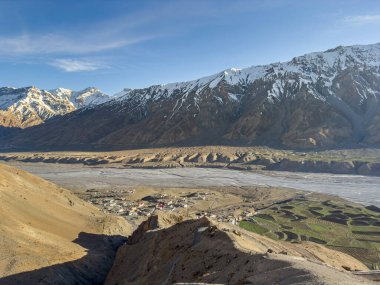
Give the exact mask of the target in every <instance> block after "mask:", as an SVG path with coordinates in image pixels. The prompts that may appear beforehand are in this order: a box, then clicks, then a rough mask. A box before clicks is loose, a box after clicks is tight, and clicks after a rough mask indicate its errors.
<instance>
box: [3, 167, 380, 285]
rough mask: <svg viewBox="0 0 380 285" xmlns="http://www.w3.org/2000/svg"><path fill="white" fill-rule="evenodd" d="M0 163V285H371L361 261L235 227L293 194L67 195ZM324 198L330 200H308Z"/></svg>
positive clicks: (152, 191)
mask: <svg viewBox="0 0 380 285" xmlns="http://www.w3.org/2000/svg"><path fill="white" fill-rule="evenodd" d="M0 167H1V172H0V178H1V179H0V202H1V205H2V207H1V209H0V211H1V216H0V217H1V219H0V231H1V233H2V234H1V238H0V243H1V246H0V250H1V256H2V259H1V262H0V274H1V275H0V284H26V283H25V282H29V283H28V284H78V282H79V284H102V282H103V281H104V279H105V277H106V274H107V273H108V276H107V279H106V281H105V284H175V283H177V282H178V283H180V282H185V283H193V282H199V283H200V282H203V283H213V284H219V283H220V284H269V283H270V284H272V283H275V282H280V280H281V282H282V283H281V284H294V283H295V282H296V283H297V284H372V283H371V282H372V281H369V280H368V279H363V278H364V277H361V276H358V275H356V274H353V273H355V271H356V270H359V271H363V270H364V271H367V270H368V268H367V266H366V265H365V264H363V263H362V262H361V261H360V260H358V259H356V258H358V257H359V259H360V258H362V256H360V255H359V256H358V257H356V258H355V257H353V256H350V255H348V254H347V253H344V252H343V251H335V250H333V249H331V248H327V247H325V246H324V245H321V244H318V243H316V242H312V241H301V240H298V241H296V240H293V241H292V242H290V240H289V241H285V240H280V239H278V238H273V237H268V236H267V235H265V236H264V235H262V233H261V234H259V233H257V231H256V229H255V230H251V229H248V230H246V229H245V228H246V226H243V225H242V224H241V223H242V222H243V221H249V222H248V223H252V222H253V223H256V222H255V220H256V215H258V216H257V219H258V220H259V218H258V217H259V214H260V213H261V211H263V210H265V209H267V208H269V207H270V208H272V207H273V205H287V204H281V203H287V202H286V201H291V200H293V199H295V200H294V201H297V199H300V198H301V196H299V195H300V193H301V192H297V191H293V190H288V189H275V188H269V187H214V188H213V187H207V188H160V189H158V188H155V187H133V188H131V187H127V185H126V187H125V188H112V187H111V188H107V189H96V190H91V189H88V190H87V191H83V190H81V191H79V190H72V191H73V193H71V192H70V191H68V190H65V189H63V188H61V187H59V186H56V185H54V184H52V183H50V182H47V181H45V180H43V179H41V178H38V177H36V176H33V175H30V174H28V173H26V172H24V171H22V170H19V169H16V168H13V167H9V166H5V165H1V166H0ZM74 193H75V194H74ZM76 195H78V196H79V198H78V196H76ZM301 195H302V194H301ZM320 195H322V194H320ZM313 197H314V196H313ZM315 197H317V196H315ZM80 198H83V199H84V200H86V201H87V202H89V203H87V202H84V201H83V200H81V199H80ZM326 199H333V200H334V201H339V200H337V198H333V197H330V196H328V195H327V196H326V195H325V196H323V195H322V196H319V197H317V200H318V201H324V200H326ZM337 203H338V202H337ZM343 203H347V202H343ZM91 204H92V205H91ZM94 206H95V207H94ZM374 209H376V208H374ZM375 215H376V214H375ZM252 218H253V220H252ZM371 219H372V220H373V219H374V217H372V218H371ZM296 230H298V227H297V228H295V229H294V230H293V231H296ZM285 232H286V231H285ZM123 243H124V244H123ZM122 244H123V245H122ZM119 245H122V246H121V247H120V248H119V249H118V251H117V255H116V259H114V254H115V250H116V249H117V247H118V246H119ZM112 263H113V266H112V269H110V268H111V265H112ZM108 270H110V271H108ZM26 280H27V281H26ZM268 282H269V283H268Z"/></svg>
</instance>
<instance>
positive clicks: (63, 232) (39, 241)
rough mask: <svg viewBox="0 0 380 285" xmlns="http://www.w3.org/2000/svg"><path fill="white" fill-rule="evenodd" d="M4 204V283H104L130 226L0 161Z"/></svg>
mask: <svg viewBox="0 0 380 285" xmlns="http://www.w3.org/2000/svg"><path fill="white" fill-rule="evenodd" d="M0 205H1V207H0V256H1V258H0V284H2V285H8V284H9V285H15V284H61V285H65V284H91V285H93V284H102V283H103V281H104V279H105V277H106V274H107V272H108V270H109V269H110V267H111V265H112V262H113V258H114V255H115V251H116V248H117V246H118V245H120V243H122V242H123V240H124V236H127V235H128V234H130V232H131V228H130V226H129V224H128V223H127V222H126V221H125V220H124V219H122V218H118V217H113V216H109V215H106V214H104V213H102V212H101V211H100V210H98V209H97V208H96V207H94V206H92V205H90V204H88V203H86V202H84V201H82V200H80V199H79V198H77V197H76V196H75V195H74V194H72V193H71V192H69V191H67V190H65V189H62V188H60V187H58V186H56V185H54V184H52V183H50V182H47V181H45V180H43V179H41V178H38V177H36V176H33V175H31V174H29V173H26V172H24V171H22V170H19V169H16V168H12V167H9V166H5V165H2V164H1V165H0ZM89 268H91V270H89Z"/></svg>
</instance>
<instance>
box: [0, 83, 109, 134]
mask: <svg viewBox="0 0 380 285" xmlns="http://www.w3.org/2000/svg"><path fill="white" fill-rule="evenodd" d="M110 99H111V97H110V96H108V95H106V94H104V93H102V92H101V91H100V90H99V89H96V88H94V87H90V88H86V89H84V90H83V91H73V90H70V89H66V88H57V89H54V90H50V91H46V90H40V89H38V88H37V87H35V86H30V87H25V88H12V87H3V88H0V116H1V118H0V119H1V120H0V125H1V126H6V127H8V126H11V127H29V126H33V125H38V124H40V123H43V122H44V121H45V120H47V119H49V118H51V117H53V116H57V115H65V114H67V113H70V112H72V111H74V110H76V109H79V108H83V107H88V106H94V105H96V104H101V103H104V102H106V101H108V100H110Z"/></svg>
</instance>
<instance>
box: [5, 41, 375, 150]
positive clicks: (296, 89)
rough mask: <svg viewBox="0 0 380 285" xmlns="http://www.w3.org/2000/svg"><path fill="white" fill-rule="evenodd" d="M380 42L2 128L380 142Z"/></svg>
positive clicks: (64, 143) (11, 141) (176, 140)
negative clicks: (22, 126)
mask: <svg viewBox="0 0 380 285" xmlns="http://www.w3.org/2000/svg"><path fill="white" fill-rule="evenodd" d="M379 90H380V44H374V45H368V46H351V47H337V48H335V49H332V50H328V51H325V52H320V53H312V54H307V55H304V56H300V57H296V58H294V59H292V60H291V61H289V62H285V63H275V64H270V65H266V66H255V67H250V68H246V69H242V70H238V69H229V70H225V71H223V72H221V73H218V74H215V75H212V76H209V77H205V78H201V79H198V80H195V81H189V82H182V83H173V84H167V85H162V86H151V87H149V88H145V89H135V90H131V89H125V90H124V91H123V92H121V93H120V94H118V97H117V99H114V100H111V101H109V102H107V103H105V104H102V105H98V106H95V107H93V108H86V109H82V110H78V111H75V112H72V113H70V114H68V115H65V116H63V117H56V118H53V119H51V120H49V121H48V122H46V123H45V124H43V125H41V126H38V127H33V128H30V129H27V130H23V131H20V132H14V133H12V134H11V135H5V136H3V137H2V139H1V141H0V143H1V145H2V146H3V148H4V147H5V146H7V147H15V148H20V147H31V148H37V147H42V148H44V147H52V148H53V147H55V148H78V147H81V148H93V147H103V148H112V147H115V148H125V147H141V146H162V145H178V144H182V145H202V144H231V145H257V144H266V145H272V146H283V147H289V148H309V147H311V148H315V147H335V146H338V145H355V144H358V143H361V144H369V145H378V144H380V129H379V126H380V124H379V123H380V105H379V99H380V92H379Z"/></svg>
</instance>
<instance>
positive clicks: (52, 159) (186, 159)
mask: <svg viewBox="0 0 380 285" xmlns="http://www.w3.org/2000/svg"><path fill="white" fill-rule="evenodd" d="M0 160H3V161H21V162H45V163H66V164H73V163H79V164H85V165H107V166H115V167H141V168H174V167H228V168H237V169H267V170H285V171H306V172H326V173H337V174H361V175H380V153H378V152H376V151H375V150H374V151H372V152H371V151H370V150H352V151H347V153H344V151H343V152H339V151H336V153H335V152H332V153H329V152H321V153H302V152H294V151H284V150H274V149H269V148H258V147H254V148H239V147H218V146H213V147H183V148H162V149H141V150H126V151H113V152H40V153H3V154H0Z"/></svg>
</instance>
